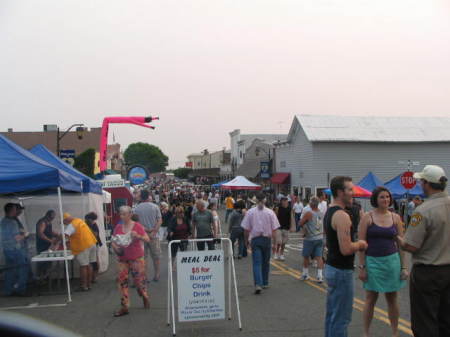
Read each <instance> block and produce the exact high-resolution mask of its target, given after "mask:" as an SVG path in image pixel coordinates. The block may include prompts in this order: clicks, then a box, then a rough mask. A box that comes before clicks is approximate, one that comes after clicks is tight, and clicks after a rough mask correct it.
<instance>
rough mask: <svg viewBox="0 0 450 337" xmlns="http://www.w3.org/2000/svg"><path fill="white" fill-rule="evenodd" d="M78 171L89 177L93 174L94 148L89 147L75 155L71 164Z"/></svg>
mask: <svg viewBox="0 0 450 337" xmlns="http://www.w3.org/2000/svg"><path fill="white" fill-rule="evenodd" d="M73 166H74V167H75V168H76V169H77V170H78V171H80V172H82V173H84V174H85V175H87V176H89V177H93V176H94V167H95V149H93V148H89V149H87V150H86V151H84V152H82V153H80V154H79V155H78V156H77V157H75V163H74V165H73Z"/></svg>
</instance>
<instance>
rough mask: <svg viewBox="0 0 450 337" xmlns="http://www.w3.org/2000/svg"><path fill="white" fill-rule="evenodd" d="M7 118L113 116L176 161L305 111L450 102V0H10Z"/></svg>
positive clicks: (286, 122) (30, 126) (121, 135)
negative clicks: (142, 122)
mask: <svg viewBox="0 0 450 337" xmlns="http://www.w3.org/2000/svg"><path fill="white" fill-rule="evenodd" d="M0 46H1V51H0V116H1V124H0V125H1V126H0V129H1V130H2V131H6V130H7V129H8V128H13V129H14V130H16V131H38V130H42V125H43V124H58V125H59V126H60V127H61V128H66V127H68V126H70V125H71V124H73V123H84V124H85V125H87V126H89V127H95V126H100V125H101V123H102V120H103V118H104V117H106V116H146V115H156V116H159V117H160V121H157V122H154V123H153V124H154V125H155V126H156V127H157V128H156V130H152V131H151V130H148V129H144V128H140V127H138V126H132V125H116V126H112V127H111V128H110V139H109V142H112V134H113V133H114V135H115V139H116V141H118V142H120V143H121V144H122V146H123V147H126V146H127V145H128V144H130V143H132V142H137V141H143V142H148V143H151V144H154V145H157V146H159V147H160V148H161V149H162V151H163V152H164V153H166V154H167V155H168V156H169V160H170V167H171V168H175V167H179V166H183V165H184V162H185V161H186V156H187V155H188V154H190V153H193V152H200V151H201V150H203V149H208V150H209V151H215V150H221V149H222V148H223V147H229V146H230V140H229V134H228V133H229V132H230V131H232V130H234V129H241V131H242V132H243V133H287V132H288V130H289V127H290V125H291V123H292V120H293V118H294V115H295V114H300V113H302V114H333V115H335V114H340V115H350V114H354V115H404V116H405V118H408V116H413V115H416V116H434V115H436V116H437V115H450V66H449V65H450V62H449V60H450V2H448V1H447V0H427V1H423V0H395V1H392V0H377V1H373V0H370V1H369V0H345V1H342V0H273V1H266V0H245V1H243V0H228V1H224V0H190V1H185V0H152V1H148V0H127V1H125V0H123V1H117V0H116V1H114V0H90V1H79V0H73V1H67V0H53V1H49V0H39V1H33V0H28V1H25V0H2V1H1V2H0Z"/></svg>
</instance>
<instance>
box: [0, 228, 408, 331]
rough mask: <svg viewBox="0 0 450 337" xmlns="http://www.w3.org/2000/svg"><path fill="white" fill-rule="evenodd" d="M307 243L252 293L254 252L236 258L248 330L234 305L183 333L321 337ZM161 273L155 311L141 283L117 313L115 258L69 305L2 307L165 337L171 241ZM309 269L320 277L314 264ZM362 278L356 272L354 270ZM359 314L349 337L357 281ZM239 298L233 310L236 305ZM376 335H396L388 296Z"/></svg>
mask: <svg viewBox="0 0 450 337" xmlns="http://www.w3.org/2000/svg"><path fill="white" fill-rule="evenodd" d="M301 246H302V242H301V239H300V237H299V236H298V235H297V234H292V235H291V238H290V241H289V244H288V249H287V252H286V261H284V262H280V261H272V262H271V275H270V285H271V287H270V288H269V289H268V290H264V291H263V293H262V294H261V295H254V294H253V278H252V266H251V256H249V257H248V258H245V259H242V260H235V265H236V273H237V279H238V292H239V302H240V307H241V314H242V325H243V330H242V331H239V329H238V322H237V319H236V315H235V310H233V319H232V320H230V321H229V320H221V321H204V322H196V323H178V324H177V336H186V337H187V336H189V337H207V336H214V337H225V336H246V337H291V336H292V337H294V336H295V337H303V336H304V337H319V336H323V335H324V316H325V300H326V285H325V284H318V283H316V282H315V281H314V280H311V281H306V282H305V281H300V276H301V273H300V270H301V268H300V265H301V262H302V260H301V257H300V252H301V251H300V249H301ZM163 248H164V251H165V252H164V258H163V263H162V266H163V269H162V277H161V281H159V282H157V283H156V282H152V283H150V285H149V293H150V296H151V309H150V310H144V309H143V308H142V302H141V300H140V298H139V297H138V296H137V294H136V292H135V291H134V289H130V294H131V309H130V312H131V313H130V315H128V316H124V317H120V318H114V317H113V316H112V313H113V311H114V310H115V309H117V308H118V306H119V304H120V299H119V293H118V290H117V287H116V284H115V274H116V265H115V262H114V261H112V262H111V267H110V268H109V270H108V272H106V273H104V274H103V275H101V277H100V279H99V282H98V283H97V284H96V285H95V287H94V288H93V290H92V291H90V292H88V293H74V294H73V301H72V302H71V303H69V304H68V305H66V306H54V307H52V306H50V307H47V306H45V305H54V304H58V303H64V302H65V300H66V296H65V295H62V294H61V295H51V296H40V297H33V298H0V301H1V303H0V307H2V308H4V307H14V306H28V305H30V304H31V306H32V307H29V308H26V309H24V308H20V309H15V310H14V311H16V312H19V313H22V314H24V315H29V316H32V317H35V318H38V319H41V320H44V321H47V322H50V323H53V324H56V325H58V326H61V327H64V328H66V329H68V330H70V331H73V332H76V333H78V334H80V335H82V336H87V337H100V336H105V337H106V336H108V337H119V336H120V337H122V336H136V337H138V336H139V337H141V336H142V337H144V336H149V337H157V336H158V337H159V336H171V335H172V330H171V328H170V327H168V326H167V276H168V273H167V269H168V268H167V245H163ZM310 275H312V276H315V275H316V272H315V270H314V268H311V270H310ZM355 279H356V274H355ZM355 283H356V292H355V298H354V311H353V320H352V323H351V326H350V329H349V335H350V336H362V307H363V305H364V291H363V290H362V286H361V283H360V282H359V281H356V282H355ZM407 291H408V290H407V289H404V290H402V291H401V293H400V299H399V301H400V311H401V322H400V336H412V333H411V330H410V322H409V298H408V293H407ZM234 304H235V303H234V301H233V309H234ZM372 336H373V337H386V336H391V330H390V326H389V321H388V318H387V312H386V302H385V300H384V298H382V297H380V299H379V303H378V304H377V309H376V314H375V318H374V321H373V324H372Z"/></svg>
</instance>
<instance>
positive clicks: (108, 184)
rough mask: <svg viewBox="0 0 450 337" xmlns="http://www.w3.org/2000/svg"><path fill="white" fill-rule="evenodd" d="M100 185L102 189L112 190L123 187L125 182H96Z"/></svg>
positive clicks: (120, 180)
mask: <svg viewBox="0 0 450 337" xmlns="http://www.w3.org/2000/svg"><path fill="white" fill-rule="evenodd" d="M98 182H99V183H100V184H102V187H103V188H114V187H124V186H125V180H123V179H119V180H98Z"/></svg>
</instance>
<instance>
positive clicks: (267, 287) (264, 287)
mask: <svg viewBox="0 0 450 337" xmlns="http://www.w3.org/2000/svg"><path fill="white" fill-rule="evenodd" d="M262 288H263V289H269V288H270V286H269V285H268V284H266V285H265V286H262Z"/></svg>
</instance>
